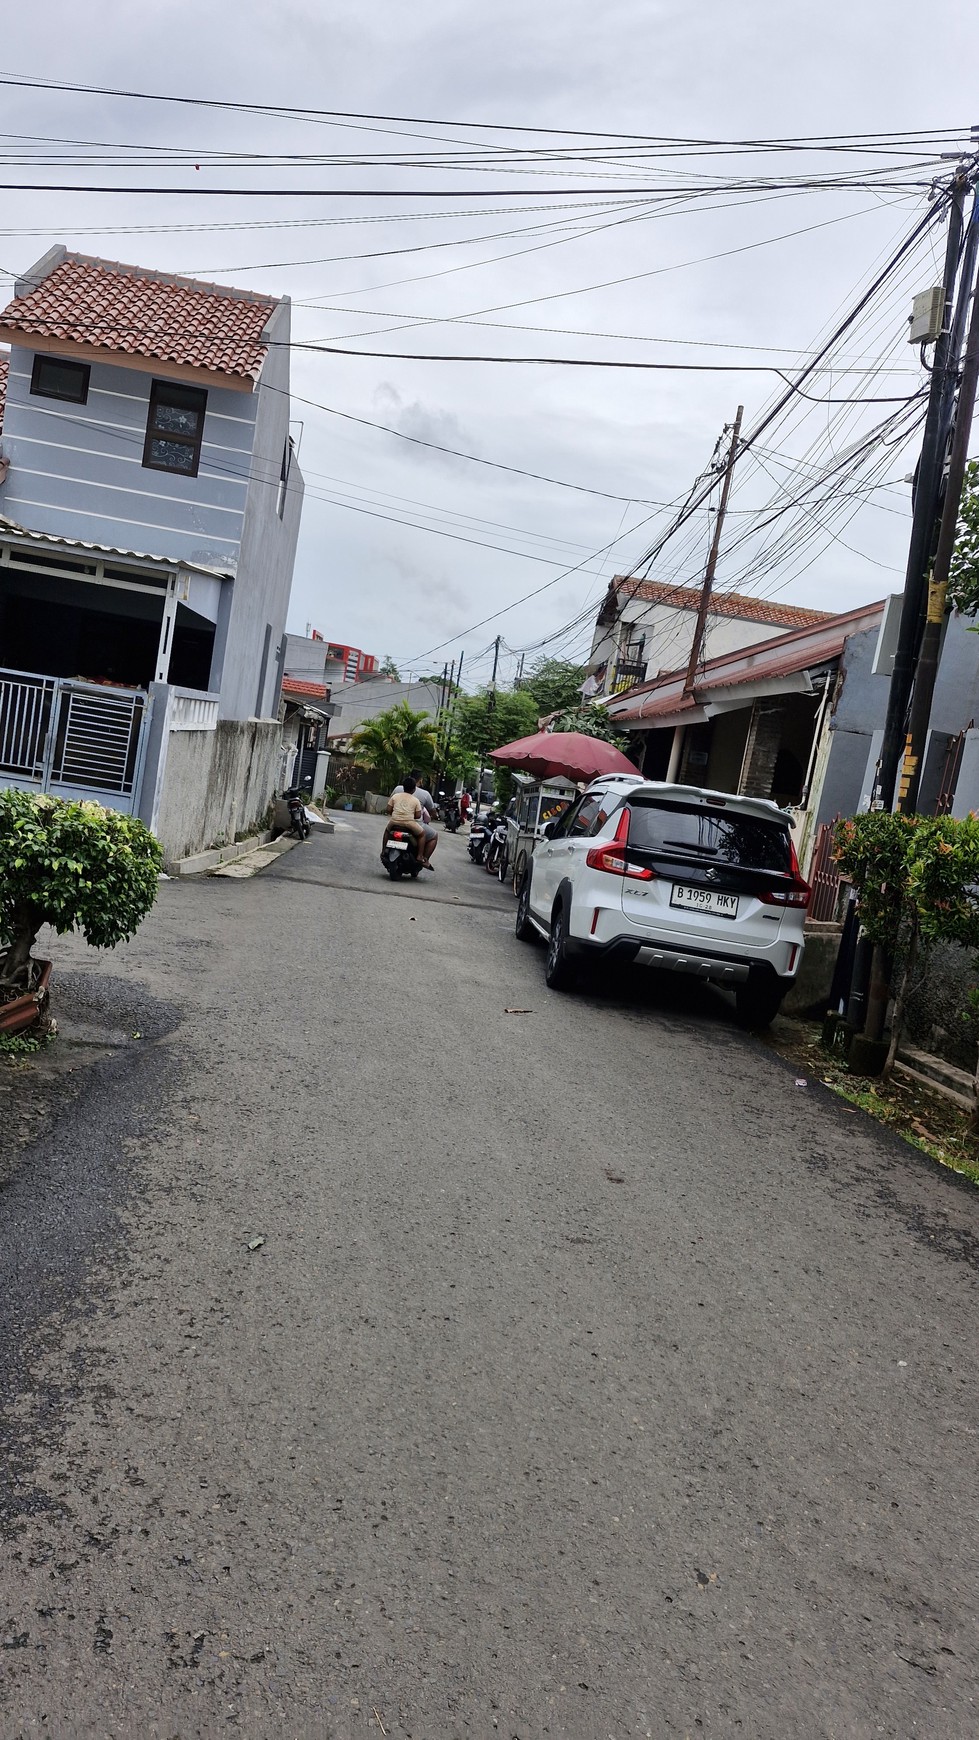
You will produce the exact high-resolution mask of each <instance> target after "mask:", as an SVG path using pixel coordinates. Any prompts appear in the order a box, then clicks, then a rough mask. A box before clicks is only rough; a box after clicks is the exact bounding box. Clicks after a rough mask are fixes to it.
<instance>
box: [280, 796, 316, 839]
mask: <svg viewBox="0 0 979 1740" xmlns="http://www.w3.org/2000/svg"><path fill="white" fill-rule="evenodd" d="M282 796H283V798H284V799H285V802H286V806H287V808H288V811H289V826H290V828H291V829H292V832H293V833H294V834H295V836H296V839H297V840H308V839H309V831H310V830H309V822H308V820H307V818H306V793H305V792H304V791H303V789H302V787H301V786H298V785H292V786H290V787H289V790H288V791H284V792H283V793H282Z"/></svg>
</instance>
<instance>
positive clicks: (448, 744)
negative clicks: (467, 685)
mask: <svg viewBox="0 0 979 1740" xmlns="http://www.w3.org/2000/svg"><path fill="white" fill-rule="evenodd" d="M465 656H466V655H465V653H460V654H459V669H458V670H456V662H455V659H453V660H452V669H453V671H454V672H455V676H454V678H453V679H452V681H453V682H454V684H455V687H456V688H457V689H458V690H459V693H460V694H461V693H462V688H461V685H462V661H463V659H464V658H465ZM454 713H455V701H454V699H453V702H452V705H451V706H450V708H449V724H448V729H447V731H446V733H445V748H444V749H443V751H442V773H443V776H444V775H445V770H446V766H447V764H448V760H449V750H450V749H451V748H452V721H453V718H454Z"/></svg>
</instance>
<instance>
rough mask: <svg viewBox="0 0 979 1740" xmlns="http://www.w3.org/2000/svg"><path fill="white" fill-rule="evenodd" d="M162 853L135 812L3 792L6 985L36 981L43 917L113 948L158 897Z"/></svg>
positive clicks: (2, 971) (0, 927) (0, 853)
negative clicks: (35, 953) (36, 945)
mask: <svg viewBox="0 0 979 1740" xmlns="http://www.w3.org/2000/svg"><path fill="white" fill-rule="evenodd" d="M162 865H163V853H162V851H161V849H160V844H159V841H158V840H155V839H154V838H153V835H152V834H151V833H150V831H149V829H148V828H145V827H144V826H143V824H142V822H138V821H137V820H136V818H135V816H124V815H120V814H119V812H118V811H117V810H106V809H103V808H102V805H101V804H96V803H68V802H67V801H66V800H65V799H64V798H55V797H48V796H47V795H45V794H41V793H37V792H23V791H0V940H2V941H3V942H5V943H6V944H7V954H6V957H5V958H4V960H3V961H2V962H0V990H2V989H6V990H8V991H9V990H10V989H11V988H13V987H15V986H17V987H21V988H23V986H24V985H28V986H29V985H30V983H31V950H32V949H33V947H34V943H35V941H36V939H37V933H38V931H39V930H40V928H41V926H42V924H50V925H51V926H53V928H54V929H55V930H56V931H57V932H58V935H59V936H63V935H64V934H65V933H66V932H67V931H70V930H75V929H78V930H80V931H81V932H82V933H83V935H84V937H85V939H86V941H87V942H90V943H91V944H92V947H93V948H97V949H111V948H115V946H116V943H120V942H123V941H124V940H125V939H126V938H127V937H131V936H133V935H134V934H135V932H136V931H137V930H138V928H139V926H140V924H141V923H142V921H143V919H144V918H145V917H146V914H147V913H148V912H149V910H150V907H151V906H152V905H153V902H154V900H155V899H156V893H157V888H158V886H159V874H160V870H161V868H162Z"/></svg>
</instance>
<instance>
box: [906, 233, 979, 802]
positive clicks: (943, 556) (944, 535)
mask: <svg viewBox="0 0 979 1740" xmlns="http://www.w3.org/2000/svg"><path fill="white" fill-rule="evenodd" d="M970 229H971V230H972V231H973V232H975V233H979V202H977V208H976V210H975V211H974V212H973V217H972V224H971V226H970ZM969 264H970V267H971V265H972V262H971V261H970V262H969ZM970 288H971V273H970V278H969V279H968V280H964V281H963V285H962V297H963V301H965V300H967V298H968V296H969V293H970ZM977 382H979V294H976V292H975V291H973V292H972V319H971V321H970V323H969V337H968V339H967V341H966V347H965V360H964V362H963V365H962V380H961V384H960V386H959V402H958V407H957V409H956V413H955V429H954V433H953V435H952V447H951V451H950V453H949V458H948V477H947V479H946V483H945V501H944V504H943V506H942V523H941V526H940V528H939V532H938V547H937V549H936V551H935V564H934V567H933V568H932V571H931V579H930V580H929V583H928V608H927V614H926V617H925V627H924V633H923V635H922V639H921V650H920V652H919V654H918V664H917V668H916V670H915V677H914V697H913V699H912V702H911V718H910V721H909V725H908V735H909V736H910V739H911V749H910V754H909V755H908V757H907V760H906V763H905V767H906V774H907V777H906V783H905V786H904V788H903V789H902V793H901V799H900V808H901V809H902V810H904V811H907V812H911V811H913V810H915V809H916V808H917V804H918V791H919V788H920V786H921V764H922V761H923V759H924V753H925V745H926V743H927V740H928V725H929V722H930V720H931V704H932V700H933V697H934V693H935V679H936V677H937V676H938V657H939V652H940V650H941V639H942V626H943V623H944V620H945V596H946V592H947V590H948V576H949V570H950V568H951V565H952V554H953V551H954V549H955V533H956V529H957V526H958V519H959V506H960V503H961V501H962V486H963V484H964V482H965V468H966V463H967V461H968V457H969V438H970V436H971V434H972V418H973V413H974V411H975V404H976V385H977Z"/></svg>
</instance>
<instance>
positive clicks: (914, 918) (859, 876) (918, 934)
mask: <svg viewBox="0 0 979 1740" xmlns="http://www.w3.org/2000/svg"><path fill="white" fill-rule="evenodd" d="M833 855H834V857H835V858H836V861H837V863H838V864H839V866H840V868H841V870H842V871H843V874H844V875H845V876H848V877H849V879H850V881H851V882H852V883H853V884H854V886H855V888H856V890H857V894H858V895H859V901H860V904H859V915H860V922H861V924H862V925H863V928H864V930H865V931H866V933H867V935H868V936H869V937H870V939H871V941H872V942H875V943H879V944H880V945H881V947H883V948H885V949H886V950H887V951H888V953H889V954H891V955H896V956H898V957H899V958H900V972H899V975H898V982H897V984H896V986H895V988H894V989H895V997H894V1012H893V1017H892V1021H891V1042H890V1047H889V1050H888V1054H887V1062H886V1064H885V1066H884V1074H885V1076H888V1075H890V1073H891V1070H892V1069H893V1067H894V1062H895V1059H896V1057H897V1049H898V1045H899V1044H900V1040H901V1034H902V1031H903V1027H904V1019H905V1013H906V1010H907V1004H908V997H909V994H910V992H911V990H912V989H913V987H914V983H915V971H916V968H917V965H918V960H919V956H920V954H921V952H922V951H923V950H925V951H926V950H928V949H930V948H932V947H933V946H934V945H935V944H936V943H958V944H959V945H960V946H962V947H964V948H967V949H970V950H972V951H975V950H977V949H979V816H975V815H969V816H964V817H962V818H957V817H953V816H921V815H916V814H912V815H900V814H898V815H891V814H890V813H889V812H887V811H885V810H871V811H870V812H869V813H868V814H864V815H859V816H852V817H850V819H849V820H847V821H841V822H837V824H836V837H835V842H834V853H833ZM976 1107H977V1110H976V1114H975V1116H974V1124H975V1127H976V1128H979V1072H977V1076H976Z"/></svg>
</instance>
